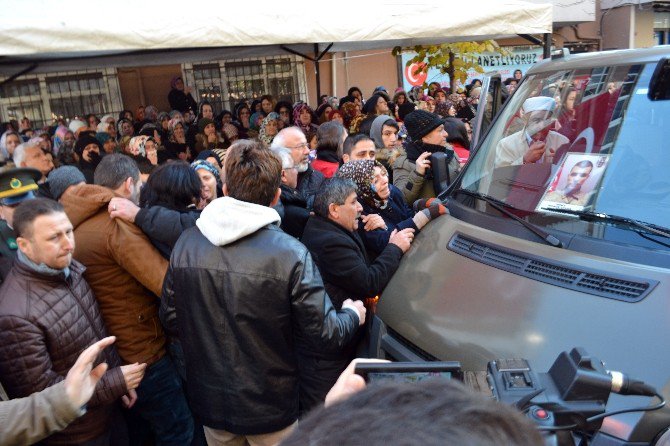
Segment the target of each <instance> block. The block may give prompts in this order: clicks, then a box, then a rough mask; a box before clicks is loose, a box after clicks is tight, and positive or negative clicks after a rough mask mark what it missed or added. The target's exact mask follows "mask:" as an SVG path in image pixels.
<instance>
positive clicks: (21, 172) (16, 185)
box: [0, 167, 42, 206]
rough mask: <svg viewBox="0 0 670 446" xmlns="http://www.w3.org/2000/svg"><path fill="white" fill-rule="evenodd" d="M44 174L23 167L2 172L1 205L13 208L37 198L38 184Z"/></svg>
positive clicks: (0, 182) (0, 174)
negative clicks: (35, 192)
mask: <svg viewBox="0 0 670 446" xmlns="http://www.w3.org/2000/svg"><path fill="white" fill-rule="evenodd" d="M41 178H42V174H41V173H40V171H39V170H37V169H31V168H27V167H21V168H18V169H7V170H5V171H3V172H0V204H2V205H3V206H12V205H15V204H19V203H21V202H22V201H24V200H29V199H31V198H35V194H34V193H33V191H35V190H37V188H38V186H37V182H38V181H39V180H40V179H41Z"/></svg>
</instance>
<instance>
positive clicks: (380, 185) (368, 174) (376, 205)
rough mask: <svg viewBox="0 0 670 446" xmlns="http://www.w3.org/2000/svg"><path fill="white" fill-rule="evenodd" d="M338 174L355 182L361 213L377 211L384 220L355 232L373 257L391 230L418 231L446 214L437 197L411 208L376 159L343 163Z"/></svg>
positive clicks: (370, 213) (376, 254) (367, 213)
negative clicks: (373, 227)
mask: <svg viewBox="0 0 670 446" xmlns="http://www.w3.org/2000/svg"><path fill="white" fill-rule="evenodd" d="M337 176H338V177H341V178H347V179H350V180H352V181H353V182H354V183H356V193H357V195H358V201H359V202H360V203H361V206H363V215H372V214H376V215H378V216H380V217H381V218H382V219H383V220H384V227H383V228H382V229H374V230H371V231H366V230H365V227H364V226H363V225H359V227H358V233H359V235H360V236H361V238H362V239H363V243H364V244H365V247H366V249H367V250H368V252H369V254H371V256H372V257H376V256H378V255H379V253H381V252H382V251H383V250H384V248H385V247H386V245H387V244H388V241H389V238H390V237H391V233H392V232H393V231H394V230H398V231H401V230H403V229H407V228H412V229H414V230H415V231H417V232H418V231H420V230H421V229H422V228H423V227H424V226H425V225H426V224H427V223H428V222H429V221H431V220H432V219H433V218H436V217H438V216H440V215H442V214H445V213H446V209H445V207H444V206H443V205H442V204H440V203H439V201H437V200H433V201H430V202H428V201H421V202H418V203H416V207H417V209H414V210H412V209H411V208H410V207H409V206H408V205H407V204H406V203H405V200H404V198H403V194H402V192H400V190H398V188H396V187H395V186H393V185H392V184H390V182H389V179H388V173H387V171H386V168H385V167H384V166H383V165H382V164H381V163H380V162H379V161H375V160H357V161H349V162H348V163H345V164H343V165H342V167H341V168H340V170H339V171H338V172H337Z"/></svg>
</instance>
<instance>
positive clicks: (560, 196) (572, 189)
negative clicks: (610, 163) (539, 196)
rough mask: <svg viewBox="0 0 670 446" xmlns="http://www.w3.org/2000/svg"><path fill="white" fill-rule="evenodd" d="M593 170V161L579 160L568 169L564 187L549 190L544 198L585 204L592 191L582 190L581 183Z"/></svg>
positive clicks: (558, 201) (580, 204)
mask: <svg viewBox="0 0 670 446" xmlns="http://www.w3.org/2000/svg"><path fill="white" fill-rule="evenodd" d="M591 172H593V163H592V162H591V161H588V160H584V161H580V162H578V163H577V164H575V165H574V166H572V169H570V174H569V175H568V180H567V184H566V185H565V189H563V190H556V191H553V192H549V193H548V194H547V196H546V197H545V198H544V199H545V200H547V201H553V202H556V203H567V204H576V205H579V206H585V205H586V203H588V201H589V198H590V197H591V195H592V194H593V191H588V192H587V191H582V190H581V189H582V185H583V184H584V183H585V182H586V180H588V179H589V176H590V175H591Z"/></svg>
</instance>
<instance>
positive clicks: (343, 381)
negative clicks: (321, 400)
mask: <svg viewBox="0 0 670 446" xmlns="http://www.w3.org/2000/svg"><path fill="white" fill-rule="evenodd" d="M359 362H390V361H387V360H386V359H372V358H370V359H368V358H356V359H354V360H353V361H351V362H350V363H349V365H348V366H347V368H346V369H344V372H342V373H341V374H340V376H339V378H337V381H336V382H335V385H334V386H333V387H331V389H330V390H329V391H328V394H327V395H326V401H325V406H326V407H329V406H332V405H333V404H335V403H337V402H338V401H342V400H345V399H347V398H349V397H350V396H351V395H353V394H354V393H356V392H359V391H361V390H363V389H364V388H365V380H364V379H363V377H362V376H360V375H356V374H355V373H354V371H355V370H356V364H357V363H359Z"/></svg>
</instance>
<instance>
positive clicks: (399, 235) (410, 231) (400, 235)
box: [389, 228, 414, 253]
mask: <svg viewBox="0 0 670 446" xmlns="http://www.w3.org/2000/svg"><path fill="white" fill-rule="evenodd" d="M412 240H414V228H406V229H403V230H402V231H398V230H397V229H394V230H393V232H392V233H391V237H390V238H389V243H391V244H393V245H396V246H397V247H398V248H400V249H401V250H402V252H403V253H405V252H407V251H409V247H410V245H411V244H412Z"/></svg>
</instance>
